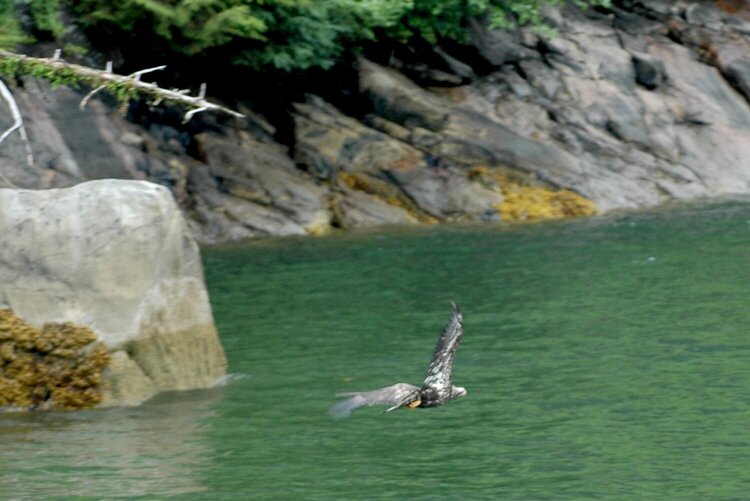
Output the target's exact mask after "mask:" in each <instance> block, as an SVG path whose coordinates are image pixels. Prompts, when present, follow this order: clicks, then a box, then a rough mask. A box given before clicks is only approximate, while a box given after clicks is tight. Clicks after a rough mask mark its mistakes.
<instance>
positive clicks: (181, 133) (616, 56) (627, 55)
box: [0, 0, 750, 242]
mask: <svg viewBox="0 0 750 501" xmlns="http://www.w3.org/2000/svg"><path fill="white" fill-rule="evenodd" d="M616 5H617V7H613V8H612V9H611V10H610V11H607V12H594V11H592V12H581V11H579V10H576V9H572V8H570V9H563V10H561V11H550V23H551V24H552V25H553V26H554V27H555V29H556V31H557V36H555V37H551V38H550V37H540V36H537V35H535V34H533V33H531V32H529V31H524V30H520V31H518V32H513V33H510V32H502V31H492V30H488V29H487V27H486V26H485V25H484V24H483V23H481V22H478V21H477V22H476V23H474V25H473V26H472V27H471V35H472V40H473V44H472V46H471V47H459V48H457V47H446V48H443V47H434V48H432V49H431V50H432V52H431V53H430V54H429V56H430V57H429V58H427V59H428V60H429V64H427V63H425V62H424V61H423V60H420V57H409V56H408V55H406V56H404V57H402V56H401V55H396V57H392V58H390V59H388V60H380V61H378V62H373V61H368V60H364V59H363V60H361V61H360V62H359V63H358V68H357V71H358V74H359V78H358V82H357V83H356V84H354V87H353V88H352V89H350V91H351V92H352V93H353V94H354V95H355V96H356V99H355V100H354V101H355V102H356V106H352V105H351V102H350V103H348V105H347V106H341V104H342V103H337V99H336V96H335V95H333V94H331V95H328V96H325V97H326V98H327V100H326V99H324V98H323V97H321V96H316V95H311V94H308V96H307V98H305V99H302V100H299V102H296V103H294V104H293V106H291V110H290V111H289V113H290V115H291V116H288V115H286V113H287V112H286V111H279V113H280V114H284V115H285V118H284V119H283V120H278V117H272V116H269V117H263V116H260V115H258V114H257V113H253V112H252V110H250V109H247V110H244V111H247V112H248V116H249V117H250V118H248V119H247V120H246V121H243V122H242V123H226V124H218V123H210V122H208V123H204V124H203V125H204V127H203V128H202V129H201V128H200V127H197V126H196V125H195V124H193V125H192V126H191V128H181V127H180V126H177V125H175V124H172V125H166V124H164V123H161V124H160V123H156V122H152V123H150V124H148V125H147V126H136V125H134V124H133V123H129V122H127V121H126V120H124V119H122V118H121V117H120V116H118V114H117V113H115V112H113V110H111V109H110V108H108V107H107V106H105V105H104V104H102V103H94V104H93V106H92V109H90V110H88V111H85V112H80V111H78V109H77V106H78V101H79V98H80V96H78V95H77V94H75V93H74V92H72V91H69V90H66V89H60V90H57V91H54V92H52V93H50V92H48V91H42V90H41V87H39V85H38V84H36V83H33V82H27V83H26V87H25V88H24V89H17V90H16V94H17V96H18V98H19V101H20V105H21V107H22V111H23V113H24V115H25V118H26V121H27V127H28V128H29V134H30V136H31V138H32V141H33V143H34V148H35V150H36V151H37V157H38V161H37V165H36V166H35V167H34V168H33V169H29V168H27V167H26V166H25V165H24V164H23V158H24V153H23V149H22V146H21V145H20V143H19V142H18V139H17V138H15V139H14V140H13V141H12V142H11V141H8V142H6V143H4V144H3V145H2V147H1V148H0V172H2V173H3V174H4V175H5V177H6V178H7V180H9V181H11V182H12V183H14V184H16V185H18V186H22V187H29V188H46V187H56V186H68V185H72V184H75V183H78V182H81V181H84V180H88V179H97V178H103V177H117V178H133V179H149V180H152V181H155V182H157V183H160V184H163V185H165V186H167V187H168V188H169V189H170V190H171V191H172V193H173V195H174V197H175V198H176V199H177V201H178V202H179V203H180V205H181V207H182V208H183V210H184V211H185V213H186V214H187V216H188V219H189V224H190V227H191V229H192V230H193V232H194V234H195V235H196V236H197V237H198V238H199V239H200V240H201V241H204V242H216V241H227V240H236V239H241V238H247V237H253V236H260V235H295V234H296V235H301V234H318V233H321V232H325V231H327V230H328V229H329V228H331V227H341V228H351V227H360V226H369V225H380V224H416V223H420V222H422V223H424V222H437V221H452V220H473V221H497V220H499V219H502V218H504V219H509V218H517V219H524V218H534V217H565V216H570V215H584V214H591V213H594V212H595V211H596V210H599V211H609V210H613V209H622V208H639V207H650V206H655V205H658V204H661V203H663V202H666V201H669V200H675V199H676V200H691V199H697V198H703V197H713V196H718V195H735V194H742V195H746V194H748V193H750V106H749V105H748V102H749V101H750V41H749V40H750V13H749V12H748V11H746V10H742V5H744V4H742V3H741V2H710V1H702V2H684V1H677V2H673V1H660V0H643V1H638V2H635V1H621V2H616ZM343 110H346V112H345V111H343ZM353 110H355V111H353ZM271 123H276V124H279V123H282V124H293V125H291V126H289V125H285V127H288V128H289V130H284V131H279V130H277V128H275V127H274V126H273V125H271ZM1 125H3V124H0V126H1ZM280 132H283V133H280ZM278 138H283V143H284V144H282V143H280V142H279V139H278Z"/></svg>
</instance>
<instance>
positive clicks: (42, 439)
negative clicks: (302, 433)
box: [0, 388, 223, 499]
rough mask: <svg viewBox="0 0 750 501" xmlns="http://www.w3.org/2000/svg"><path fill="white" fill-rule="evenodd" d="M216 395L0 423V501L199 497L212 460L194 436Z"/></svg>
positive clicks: (7, 417) (0, 419) (8, 418)
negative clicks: (7, 500) (162, 495)
mask: <svg viewBox="0 0 750 501" xmlns="http://www.w3.org/2000/svg"><path fill="white" fill-rule="evenodd" d="M222 393H223V389H222V388H216V389H212V390H208V391H192V392H185V393H179V394H178V393H169V394H164V395H161V396H159V397H157V398H155V399H153V400H151V401H149V402H148V403H146V404H145V405H143V406H141V407H138V408H133V409H108V410H101V411H87V412H54V413H44V414H31V415H24V414H4V415H0V498H2V499H44V498H49V497H50V496H91V497H92V498H95V499H100V498H104V497H108V496H113V497H125V496H141V495H149V494H151V495H153V494H154V493H162V494H166V493H169V494H184V493H200V492H204V491H205V490H206V487H205V485H203V483H202V482H201V480H202V474H201V472H202V471H204V470H205V469H206V468H207V464H208V463H209V462H210V461H211V458H212V456H213V453H212V450H211V444H210V443H209V442H207V441H206V440H203V439H202V437H201V434H200V433H199V431H200V429H201V428H202V427H204V426H206V425H207V423H209V422H210V420H211V419H212V417H213V416H214V415H215V413H214V412H213V411H211V404H212V403H214V402H216V401H217V400H218V399H220V398H222Z"/></svg>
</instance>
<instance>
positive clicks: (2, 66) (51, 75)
mask: <svg viewBox="0 0 750 501" xmlns="http://www.w3.org/2000/svg"><path fill="white" fill-rule="evenodd" d="M164 68H165V66H158V67H156V68H148V69H145V70H140V71H136V72H135V73H132V74H130V75H118V74H116V73H112V70H111V64H108V65H107V69H106V70H96V69H93V68H89V67H86V66H81V65H78V64H71V63H68V62H65V61H64V60H62V59H60V56H59V54H57V53H56V56H55V57H52V58H40V57H29V56H24V55H20V54H15V53H13V52H8V51H4V50H0V75H3V74H5V75H8V76H17V75H30V76H33V77H36V78H42V79H45V80H49V81H50V82H52V84H57V85H69V86H77V85H81V84H83V85H86V86H89V87H93V88H94V90H92V91H91V92H89V94H88V95H86V97H84V98H83V100H82V101H81V106H82V107H83V106H85V105H86V103H87V102H88V100H89V99H91V97H92V96H93V95H94V94H96V93H97V92H100V91H103V90H106V91H108V92H111V93H112V94H114V96H115V97H116V98H117V99H118V100H120V101H123V102H127V101H128V100H130V99H132V98H136V97H145V98H151V99H153V100H154V101H156V102H161V101H166V102H169V103H175V104H180V105H183V106H186V107H187V108H188V110H187V112H186V113H185V118H184V121H185V122H187V121H188V120H190V118H192V117H193V116H194V115H195V114H196V113H199V112H203V111H217V112H219V113H226V114H228V115H231V116H233V117H238V118H244V115H243V114H242V113H239V112H237V111H234V110H231V109H229V108H226V107H224V106H221V105H219V104H215V103H212V102H210V101H208V100H206V98H205V96H204V93H205V90H204V91H202V92H201V93H200V94H199V95H198V96H191V95H189V94H188V93H187V92H186V91H178V90H170V89H163V88H161V87H159V86H158V85H157V84H155V83H149V82H144V81H142V80H141V75H143V74H144V73H148V72H151V71H157V70H161V69H164ZM11 132H12V131H11Z"/></svg>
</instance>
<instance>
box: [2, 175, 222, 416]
mask: <svg viewBox="0 0 750 501" xmlns="http://www.w3.org/2000/svg"><path fill="white" fill-rule="evenodd" d="M0 306H2V307H5V308H10V309H12V310H13V312H14V313H15V314H16V315H18V317H20V318H22V319H23V320H24V321H26V322H28V323H30V324H34V325H41V324H44V323H47V322H72V323H74V324H77V325H83V326H87V327H89V328H90V329H91V330H92V331H93V332H94V333H95V334H96V337H97V339H98V341H100V342H102V343H104V344H105V345H106V346H107V348H108V350H109V351H110V352H111V354H112V355H111V356H112V362H111V364H110V365H109V368H108V369H107V370H106V371H105V373H104V379H105V381H104V389H105V394H104V404H105V405H120V404H137V403H140V402H141V401H143V400H145V399H147V398H149V397H150V396H152V395H154V394H155V393H157V392H160V391H166V390H179V389H189V388H200V387H207V386H210V385H212V384H214V383H215V382H216V381H217V380H218V379H219V378H220V377H221V376H223V375H224V373H225V370H226V359H225V356H224V352H223V349H222V347H221V344H220V342H219V339H218V336H217V333H216V329H215V326H214V322H213V317H212V314H211V307H210V304H209V300H208V295H207V292H206V288H205V284H204V282H203V270H202V264H201V260H200V254H199V250H198V246H197V244H196V243H195V241H194V240H193V238H192V237H191V236H190V233H189V232H188V230H187V226H186V224H185V221H184V219H183V217H182V214H181V213H180V210H179V208H178V207H177V204H176V203H175V201H174V199H173V197H172V195H171V194H170V192H169V191H168V190H167V189H166V188H164V187H161V186H158V185H155V184H152V183H149V182H144V181H117V180H108V181H92V182H89V183H83V184H80V185H77V186H75V187H72V188H68V189H52V190H45V191H30V190H12V189H2V190H0Z"/></svg>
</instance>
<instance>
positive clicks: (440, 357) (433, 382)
mask: <svg viewBox="0 0 750 501" xmlns="http://www.w3.org/2000/svg"><path fill="white" fill-rule="evenodd" d="M451 304H452V305H453V314H452V315H451V319H450V321H449V322H448V325H446V326H445V329H443V333H442V334H441V335H440V339H438V343H437V346H435V353H433V355H432V360H431V361H430V366H429V367H428V368H427V375H426V376H425V378H424V383H423V384H422V388H428V387H430V388H435V389H436V390H438V391H445V390H449V389H450V386H451V371H452V370H453V356H454V355H455V353H456V348H458V343H460V342H461V338H462V337H463V335H464V326H463V315H461V310H460V309H459V308H458V306H456V303H453V302H451Z"/></svg>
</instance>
